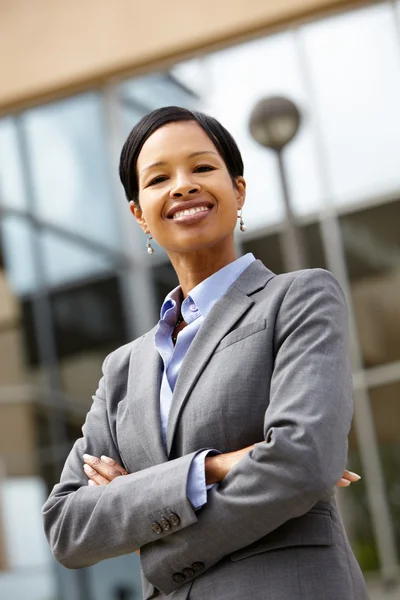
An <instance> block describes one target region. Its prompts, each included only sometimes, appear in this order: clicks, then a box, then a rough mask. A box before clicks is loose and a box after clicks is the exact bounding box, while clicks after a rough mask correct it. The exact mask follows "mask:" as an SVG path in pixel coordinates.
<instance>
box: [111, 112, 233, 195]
mask: <svg viewBox="0 0 400 600" xmlns="http://www.w3.org/2000/svg"><path fill="white" fill-rule="evenodd" d="M178 121H195V122H196V123H198V124H199V125H200V127H201V128H202V129H204V131H205V132H206V134H207V135H208V137H209V138H210V140H211V141H212V142H213V144H214V146H215V147H216V148H217V150H218V152H219V154H220V155H221V157H222V159H223V161H224V162H225V165H226V168H227V169H228V172H229V175H230V176H231V178H232V181H233V183H234V184H236V177H240V176H242V175H243V160H242V156H241V154H240V151H239V148H238V147H237V144H236V142H235V140H234V139H233V137H232V135H231V134H230V133H229V131H227V130H226V129H225V127H224V126H223V125H221V123H220V122H219V121H217V119H214V117H210V116H209V115H206V114H204V113H201V112H197V111H191V110H188V109H187V108H181V107H179V106H164V107H163V108H157V109H156V110H153V111H152V112H150V113H149V114H147V115H145V116H144V117H142V119H140V121H139V122H138V123H137V124H136V125H135V126H134V128H133V129H132V131H131V132H130V134H129V135H128V138H127V140H126V142H125V144H124V145H123V148H122V152H121V158H120V163H119V176H120V179H121V182H122V185H123V186H124V190H125V195H126V198H127V200H128V201H129V202H130V201H131V200H133V201H134V202H135V203H136V204H138V203H139V185H138V177H137V172H136V163H137V159H138V156H139V154H140V151H141V149H142V147H143V144H144V143H145V141H146V140H147V139H148V138H149V137H150V136H151V134H152V133H154V132H155V131H157V129H159V128H160V127H163V126H164V125H167V124H168V123H176V122H178Z"/></svg>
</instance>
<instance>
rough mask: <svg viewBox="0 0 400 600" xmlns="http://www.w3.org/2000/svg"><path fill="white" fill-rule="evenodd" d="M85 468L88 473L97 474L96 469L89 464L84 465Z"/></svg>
mask: <svg viewBox="0 0 400 600" xmlns="http://www.w3.org/2000/svg"><path fill="white" fill-rule="evenodd" d="M83 470H84V471H85V473H87V474H88V475H95V473H96V471H95V470H94V469H92V467H90V466H89V465H83Z"/></svg>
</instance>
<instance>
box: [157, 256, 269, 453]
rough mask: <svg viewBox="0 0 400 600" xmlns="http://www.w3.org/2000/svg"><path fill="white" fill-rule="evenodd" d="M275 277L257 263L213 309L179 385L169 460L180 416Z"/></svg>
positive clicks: (170, 429) (171, 419) (182, 370)
mask: <svg viewBox="0 0 400 600" xmlns="http://www.w3.org/2000/svg"><path fill="white" fill-rule="evenodd" d="M272 277H274V273H272V271H269V270H268V269H267V268H266V267H265V266H264V265H263V263H262V262H261V261H259V260H256V261H254V262H253V263H252V264H251V265H250V266H249V267H248V268H247V269H246V270H245V271H244V272H243V273H242V275H241V276H240V277H239V278H238V279H237V281H236V282H235V283H234V284H233V286H231V287H230V288H229V290H228V291H227V293H226V294H225V295H224V296H223V297H222V298H221V299H220V300H219V301H218V302H216V304H215V305H214V306H213V308H212V310H211V311H210V313H209V314H208V315H207V317H206V319H205V320H204V323H203V324H202V326H201V327H200V329H199V331H198V333H197V334H196V337H195V338H194V340H193V342H192V343H191V345H190V347H189V350H188V351H187V354H186V356H185V358H184V360H183V363H182V366H181V368H180V371H179V375H178V379H177V381H176V385H175V389H174V393H173V397H172V404H171V409H170V413H169V417H168V426H167V454H168V456H169V454H170V452H171V448H172V442H173V439H174V434H175V430H176V426H177V423H178V420H179V416H180V414H181V412H182V409H183V407H184V405H185V402H186V400H187V398H188V396H189V394H190V392H191V391H192V389H193V387H194V386H195V384H196V382H197V380H198V378H199V376H200V374H201V372H202V371H203V370H204V368H205V366H206V364H207V362H208V360H209V359H210V357H211V355H212V353H213V352H214V350H215V348H216V347H217V345H218V344H219V342H220V341H221V339H222V338H223V337H224V336H225V335H226V334H227V333H228V332H229V330H230V329H232V327H233V326H234V325H235V324H236V323H237V321H238V320H239V319H240V318H241V317H243V316H244V315H245V313H246V312H247V311H248V310H249V309H250V308H251V307H252V306H253V304H254V300H252V299H251V298H250V297H249V294H252V293H254V292H255V291H257V290H259V289H261V288H263V287H265V285H266V284H267V282H268V281H269V280H270V279H271V278H272Z"/></svg>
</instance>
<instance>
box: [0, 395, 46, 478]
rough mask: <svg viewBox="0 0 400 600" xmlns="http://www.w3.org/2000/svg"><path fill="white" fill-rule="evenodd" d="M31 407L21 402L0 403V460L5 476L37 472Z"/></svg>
mask: <svg viewBox="0 0 400 600" xmlns="http://www.w3.org/2000/svg"><path fill="white" fill-rule="evenodd" d="M35 450H36V440H35V429H34V418H33V407H32V405H30V404H27V403H22V402H18V403H16V402H10V403H6V402H1V403H0V460H1V462H2V463H3V466H4V468H5V470H6V476H8V477H15V476H21V475H33V474H36V472H37V463H36V452H35Z"/></svg>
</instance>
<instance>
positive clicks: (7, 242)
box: [0, 215, 37, 296]
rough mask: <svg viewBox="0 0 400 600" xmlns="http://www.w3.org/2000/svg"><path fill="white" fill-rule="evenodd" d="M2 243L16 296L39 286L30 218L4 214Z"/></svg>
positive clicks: (8, 277)
mask: <svg viewBox="0 0 400 600" xmlns="http://www.w3.org/2000/svg"><path fill="white" fill-rule="evenodd" d="M0 227H1V240H0V241H1V243H2V251H3V257H4V265H5V267H6V274H7V279H8V282H9V284H10V286H11V289H12V290H13V292H14V294H15V295H16V296H21V295H23V294H25V293H29V292H31V291H32V290H34V289H36V287H37V278H36V269H35V264H34V259H33V253H32V244H33V241H34V240H33V236H34V230H33V229H32V227H31V224H30V222H29V220H27V219H23V218H20V217H15V216H11V215H8V216H4V217H3V218H2V219H1V220H0Z"/></svg>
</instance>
